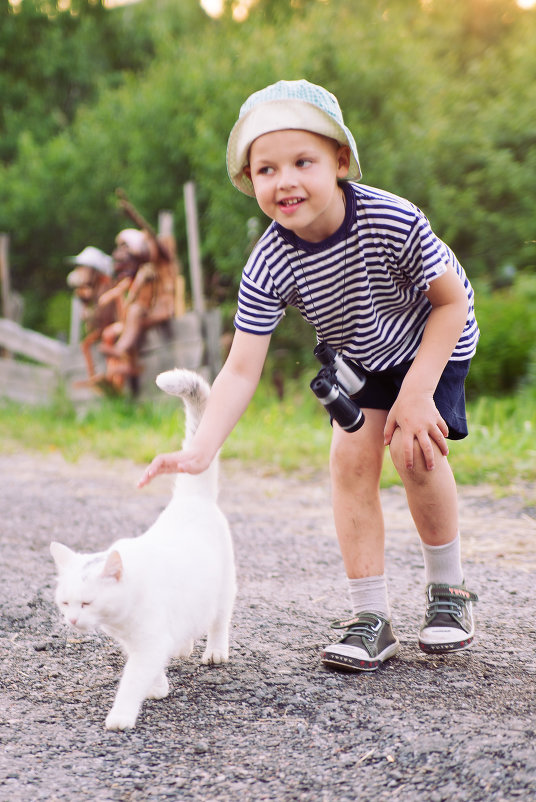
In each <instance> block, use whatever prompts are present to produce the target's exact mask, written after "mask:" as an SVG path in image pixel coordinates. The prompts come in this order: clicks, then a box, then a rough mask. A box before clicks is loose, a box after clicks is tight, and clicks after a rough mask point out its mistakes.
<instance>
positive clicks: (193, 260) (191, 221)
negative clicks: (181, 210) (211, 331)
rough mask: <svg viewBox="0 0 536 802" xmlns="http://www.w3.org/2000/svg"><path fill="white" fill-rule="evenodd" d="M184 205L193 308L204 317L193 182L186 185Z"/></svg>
mask: <svg viewBox="0 0 536 802" xmlns="http://www.w3.org/2000/svg"><path fill="white" fill-rule="evenodd" d="M184 203H185V207H186V231H187V235H188V261H189V263H190V280H191V282H192V300H193V307H194V311H195V312H198V313H199V314H200V315H203V314H204V312H205V298H204V296H203V273H202V267H201V256H200V248H199V226H198V221H197V204H196V200H195V184H194V182H193V181H188V183H187V184H185V185H184Z"/></svg>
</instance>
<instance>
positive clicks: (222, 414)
mask: <svg viewBox="0 0 536 802" xmlns="http://www.w3.org/2000/svg"><path fill="white" fill-rule="evenodd" d="M269 344H270V335H257V334H246V333H245V332H243V331H238V330H237V331H236V332H235V335H234V338H233V344H232V346H231V350H230V352H229V356H228V357H227V360H226V362H225V364H224V366H223V368H222V369H221V371H220V372H219V374H218V376H217V377H216V379H215V380H214V384H213V385H212V388H211V391H210V395H209V398H208V401H207V406H206V408H205V412H204V413H203V417H202V419H201V422H200V424H199V426H198V428H197V431H196V433H195V435H194V437H193V439H192V441H191V443H190V445H189V446H188V448H187V449H185V450H184V451H174V452H171V453H168V454H159V455H158V456H156V457H155V458H154V459H153V461H152V462H151V464H150V465H149V466H148V467H147V468H146V470H145V472H144V473H143V475H142V477H141V479H140V480H139V482H138V487H143V486H144V485H146V484H148V483H149V482H150V481H151V480H152V479H154V477H155V476H157V475H158V474H160V473H201V472H202V471H204V470H206V468H208V466H209V465H210V463H211V462H212V460H213V459H214V457H215V456H216V453H217V451H218V449H219V448H221V446H222V445H223V443H224V442H225V440H226V439H227V436H228V435H229V434H230V432H231V431H232V429H233V428H234V427H235V425H236V424H237V423H238V421H239V419H240V418H241V416H242V414H243V413H244V412H245V410H246V408H247V406H248V404H249V402H250V401H251V398H252V397H253V394H254V392H255V390H256V388H257V385H258V383H259V379H260V377H261V373H262V368H263V366H264V361H265V359H266V354H267V352H268V346H269Z"/></svg>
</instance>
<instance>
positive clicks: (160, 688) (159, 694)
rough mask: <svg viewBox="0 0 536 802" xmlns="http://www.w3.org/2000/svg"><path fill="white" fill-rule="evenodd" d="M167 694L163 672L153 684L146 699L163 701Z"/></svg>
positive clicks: (166, 679)
mask: <svg viewBox="0 0 536 802" xmlns="http://www.w3.org/2000/svg"><path fill="white" fill-rule="evenodd" d="M168 693H169V682H168V678H167V677H166V674H165V672H164V671H163V672H162V673H161V674H160V676H159V677H157V678H156V680H155V681H154V682H153V684H152V686H151V690H150V691H149V693H148V694H147V698H148V699H165V697H166V696H167V695H168Z"/></svg>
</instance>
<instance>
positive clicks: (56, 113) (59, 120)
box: [0, 0, 536, 461]
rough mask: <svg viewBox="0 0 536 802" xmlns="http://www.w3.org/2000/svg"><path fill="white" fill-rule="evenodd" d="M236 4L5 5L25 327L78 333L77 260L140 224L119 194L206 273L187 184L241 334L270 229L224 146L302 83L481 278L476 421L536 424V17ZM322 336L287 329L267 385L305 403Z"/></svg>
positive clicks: (451, 8) (515, 12)
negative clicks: (256, 241)
mask: <svg viewBox="0 0 536 802" xmlns="http://www.w3.org/2000/svg"><path fill="white" fill-rule="evenodd" d="M239 5H240V4H239V0H236V2H235V0H227V1H226V2H224V3H223V13H222V14H221V15H220V16H218V17H217V18H215V17H212V16H209V15H208V14H207V13H206V12H205V11H204V10H203V7H202V6H201V5H200V3H199V2H198V0H180V2H177V0H142V1H141V2H138V3H134V4H131V5H125V6H121V7H114V8H107V7H106V5H105V3H104V0H70V1H69V2H59V0H58V2H54V0H19V2H17V3H16V4H12V3H11V2H9V0H0V231H2V232H5V233H7V234H9V236H10V241H11V245H10V261H11V270H12V284H13V289H14V290H16V291H18V292H20V293H21V294H22V295H23V296H24V301H25V305H24V309H25V312H24V320H23V324H24V325H25V326H27V327H29V328H33V329H36V330H38V331H41V332H43V333H45V334H48V335H50V336H53V337H57V338H66V337H67V335H68V329H69V310H70V295H69V293H68V292H67V287H66V283H65V279H66V274H67V272H68V265H67V263H66V258H67V257H68V256H69V255H71V254H75V253H78V252H79V251H81V250H82V248H84V247H85V246H86V245H94V246H97V247H100V248H102V249H103V250H105V251H107V252H108V253H109V252H111V250H112V247H113V240H114V236H115V234H116V233H117V231H118V230H120V228H123V227H125V225H126V224H127V223H126V222H125V219H124V218H123V217H122V215H121V213H120V211H119V210H118V207H117V201H116V196H115V190H116V188H117V187H122V188H123V189H124V190H125V191H126V192H127V195H128V196H129V199H130V200H131V201H132V202H133V203H134V205H135V206H136V207H137V208H138V209H139V211H140V212H141V213H142V214H143V215H144V216H145V217H146V219H148V220H149V221H152V222H153V224H156V219H157V214H158V211H159V210H161V209H169V210H171V211H172V212H173V213H174V217H175V226H176V230H175V233H176V237H177V243H178V249H179V256H180V258H181V261H182V262H183V264H184V266H185V274H186V275H188V270H187V243H186V225H185V213H184V200H183V185H184V184H185V183H186V182H187V181H195V183H196V187H197V199H198V203H199V222H200V229H201V241H202V243H201V244H202V259H203V267H204V272H205V283H206V287H205V291H206V294H207V297H208V298H209V301H210V302H211V303H212V304H216V303H217V304H219V305H220V307H221V308H222V310H223V317H224V323H225V327H226V329H227V330H229V331H231V330H232V316H233V311H234V306H235V297H236V289H237V286H238V281H239V278H240V273H241V269H242V267H243V264H244V262H245V259H246V258H247V255H248V251H249V246H250V237H249V235H248V221H250V220H251V218H258V220H259V226H260V228H261V230H262V228H263V227H264V225H266V223H267V221H266V220H265V219H262V215H261V213H260V211H259V210H258V207H257V205H256V203H255V201H254V200H252V199H248V198H246V197H245V196H242V195H241V194H240V193H239V192H237V191H236V190H235V189H234V188H233V187H232V185H231V183H230V181H229V180H228V178H227V175H226V169H225V148H226V142H227V136H228V133H229V130H230V128H231V127H232V125H233V123H234V121H235V119H236V117H237V115H238V111H239V108H240V105H241V104H242V102H243V101H244V100H245V98H246V97H247V96H248V95H249V94H250V93H251V92H252V91H255V90H256V89H258V88H260V87H262V86H264V85H266V84H268V83H271V82H273V81H276V80H279V79H281V78H287V79H294V78H301V77H305V78H307V79H309V80H310V81H313V82H315V83H320V84H322V85H323V86H325V87H327V88H328V89H330V90H331V91H332V92H334V93H335V94H336V95H337V97H338V99H339V101H340V104H341V107H342V109H343V113H344V116H345V119H346V122H347V124H348V125H349V127H350V128H351V130H352V131H353V133H354V135H355V137H356V140H357V144H358V149H359V152H360V158H361V162H362V166H363V173H364V177H363V181H364V183H366V184H370V185H372V186H379V187H382V188H384V189H387V190H389V191H391V192H394V193H396V194H399V195H402V196H405V197H407V198H409V199H410V200H412V201H413V202H414V203H416V204H417V205H418V206H420V207H421V208H422V209H423V210H424V212H425V213H426V215H427V216H428V218H429V219H430V221H431V223H432V227H433V228H434V230H435V231H436V233H437V234H438V235H439V236H441V237H442V238H443V239H444V240H445V241H446V242H448V244H449V245H450V246H451V247H452V248H453V250H454V251H455V252H456V254H457V256H458V258H459V259H460V261H461V262H462V264H463V265H464V267H465V268H466V270H467V272H468V274H469V276H470V279H471V281H472V282H473V284H474V285H475V288H476V293H477V316H478V319H479V324H480V327H481V331H482V338H481V343H480V347H479V351H478V354H477V356H476V357H475V360H474V362H473V367H472V371H471V375H470V379H469V383H468V395H469V398H470V399H471V400H472V401H473V402H474V404H475V407H474V408H475V409H476V408H477V407H476V405H477V404H478V403H480V409H481V411H482V404H485V403H487V401H486V399H487V398H488V397H489V396H494V397H496V398H503V399H505V401H504V403H509V402H508V399H510V398H512V397H516V398H518V399H523V400H520V401H519V403H520V405H521V406H522V408H523V410H524V412H523V416H524V417H523V420H524V423H523V424H522V429H523V426H525V423H526V422H528V424H530V425H533V423H534V413H533V412H531V410H533V408H534V407H533V406H531V404H532V401H531V402H530V403H529V402H527V400H526V399H527V398H531V399H532V400H533V398H534V396H533V395H531V393H532V391H533V388H534V387H535V385H536V336H535V335H536V245H535V240H536V236H535V233H536V192H535V187H536V114H535V110H536V48H535V47H534V42H535V41H536V9H535V8H529V9H525V8H522V7H521V4H520V3H518V2H516V0H256V2H251V3H250V4H249V13H247V14H246V15H244V14H242V15H241V19H240V21H238V19H237V18H236V17H237V16H238V15H237V13H236V11H237V8H238V7H239ZM241 8H242V6H241ZM233 12H234V13H233ZM313 339H314V337H313V332H312V330H311V329H310V328H309V327H307V326H305V324H304V323H303V322H302V321H301V319H300V318H299V317H298V316H297V315H293V314H290V315H289V316H288V319H287V320H286V322H285V325H283V326H280V327H279V330H278V331H277V332H276V335H275V336H274V343H273V348H272V354H271V357H270V361H269V363H268V366H267V372H266V376H267V379H268V381H267V387H269V386H270V384H271V383H270V377H271V376H273V375H274V374H275V373H277V374H278V379H281V378H282V379H283V381H284V382H285V383H286V384H287V388H290V387H296V388H297V387H302V386H304V387H305V388H306V389H307V385H308V379H309V373H310V371H312V370H316V366H314V365H313V359H312V356H311V349H312V345H313ZM305 374H306V377H307V381H305V379H304V378H303V376H304V375H305ZM300 379H301V381H300ZM296 381H298V384H295V382H296ZM293 383H294V384H293ZM267 392H268V390H267ZM276 401H277V399H276ZM488 414H489V410H488ZM502 414H504V412H502V413H500V414H499V416H498V417H499V419H500V418H501V415H502ZM510 417H511V416H510ZM479 425H480V424H479ZM482 426H485V422H484V421H482ZM525 428H526V427H525ZM488 434H489V432H488ZM530 453H531V454H533V453H534V452H530ZM529 461H530V457H529Z"/></svg>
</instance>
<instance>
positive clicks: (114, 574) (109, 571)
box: [101, 549, 123, 582]
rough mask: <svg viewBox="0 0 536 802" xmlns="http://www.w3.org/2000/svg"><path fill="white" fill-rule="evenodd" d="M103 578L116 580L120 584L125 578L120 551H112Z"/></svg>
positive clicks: (103, 570)
mask: <svg viewBox="0 0 536 802" xmlns="http://www.w3.org/2000/svg"><path fill="white" fill-rule="evenodd" d="M101 576H102V577H103V578H105V579H106V578H110V579H115V580H117V582H119V581H120V580H121V578H122V576H123V561H122V559H121V555H120V554H119V552H118V551H115V549H114V551H111V552H110V554H109V555H108V557H107V558H106V563H105V565H104V568H103V569H102V574H101Z"/></svg>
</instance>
